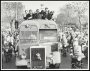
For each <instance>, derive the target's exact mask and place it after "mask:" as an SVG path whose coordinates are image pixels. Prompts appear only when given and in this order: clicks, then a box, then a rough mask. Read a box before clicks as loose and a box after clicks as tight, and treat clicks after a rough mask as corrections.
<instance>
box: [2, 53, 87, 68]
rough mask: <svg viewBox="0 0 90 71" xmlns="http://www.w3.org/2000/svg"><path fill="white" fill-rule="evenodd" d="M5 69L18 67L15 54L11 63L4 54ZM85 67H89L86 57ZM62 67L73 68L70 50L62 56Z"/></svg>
mask: <svg viewBox="0 0 90 71" xmlns="http://www.w3.org/2000/svg"><path fill="white" fill-rule="evenodd" d="M2 64H3V69H17V67H16V66H15V56H14V55H13V57H12V61H10V62H9V63H6V62H5V58H4V56H3V63H2ZM82 68H83V69H87V68H88V61H87V60H86V59H83V66H82ZM60 69H71V58H70V55H69V52H68V53H67V56H66V57H63V56H62V58H61V65H60Z"/></svg>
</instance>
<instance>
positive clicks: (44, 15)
mask: <svg viewBox="0 0 90 71" xmlns="http://www.w3.org/2000/svg"><path fill="white" fill-rule="evenodd" d="M53 14H54V11H50V10H48V8H45V10H41V11H40V10H39V9H36V11H35V12H33V11H32V10H31V9H30V10H29V12H28V11H27V10H25V14H24V16H23V18H24V20H31V19H48V20H51V19H52V16H53Z"/></svg>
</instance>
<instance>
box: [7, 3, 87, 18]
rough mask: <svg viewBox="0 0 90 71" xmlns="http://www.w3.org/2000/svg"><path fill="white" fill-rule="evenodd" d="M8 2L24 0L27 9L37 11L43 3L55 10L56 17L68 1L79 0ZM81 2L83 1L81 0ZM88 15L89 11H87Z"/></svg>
mask: <svg viewBox="0 0 90 71" xmlns="http://www.w3.org/2000/svg"><path fill="white" fill-rule="evenodd" d="M8 2H22V3H23V5H25V10H30V9H32V10H33V12H35V10H36V9H41V4H43V5H44V6H43V7H44V8H45V7H48V9H49V10H53V11H54V12H55V13H54V17H56V16H57V15H58V14H59V13H60V9H61V8H62V7H63V6H64V5H65V4H66V3H68V2H69V3H70V2H78V1H8ZM79 2H80V1H79ZM81 2H83V1H81ZM84 2H85V1H84ZM86 15H88V11H87V12H86Z"/></svg>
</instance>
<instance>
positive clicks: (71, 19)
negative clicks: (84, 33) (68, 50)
mask: <svg viewBox="0 0 90 71" xmlns="http://www.w3.org/2000/svg"><path fill="white" fill-rule="evenodd" d="M88 4H89V3H88V2H72V3H67V4H66V5H65V6H64V7H63V8H61V9H60V13H59V15H58V16H57V19H56V22H57V23H58V24H59V25H61V24H62V25H65V24H68V23H71V24H73V23H75V25H76V26H78V28H80V29H81V25H82V24H83V23H84V24H85V23H86V22H88V20H87V17H86V16H85V12H86V11H87V10H88V6H89V5H88Z"/></svg>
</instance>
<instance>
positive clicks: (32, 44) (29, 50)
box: [16, 19, 59, 69]
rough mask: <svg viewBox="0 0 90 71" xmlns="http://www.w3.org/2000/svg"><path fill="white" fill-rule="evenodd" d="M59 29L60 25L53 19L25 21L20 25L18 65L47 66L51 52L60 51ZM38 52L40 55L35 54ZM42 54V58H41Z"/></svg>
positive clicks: (30, 66) (29, 66)
mask: <svg viewBox="0 0 90 71" xmlns="http://www.w3.org/2000/svg"><path fill="white" fill-rule="evenodd" d="M57 31H58V26H57V24H56V23H55V22H54V21H52V20H42V19H37V20H25V21H23V22H22V23H21V24H20V25H19V42H18V47H17V50H18V55H17V57H16V66H17V67H21V66H27V67H28V68H33V69H34V68H47V67H48V66H49V62H48V61H49V60H48V59H49V58H50V54H51V53H52V52H54V51H57V52H59V50H58V34H57ZM36 52H37V54H36V55H37V56H38V57H35V55H34V53H36ZM40 54H41V58H42V60H41V59H40ZM33 57H34V58H33ZM35 58H36V59H35Z"/></svg>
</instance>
